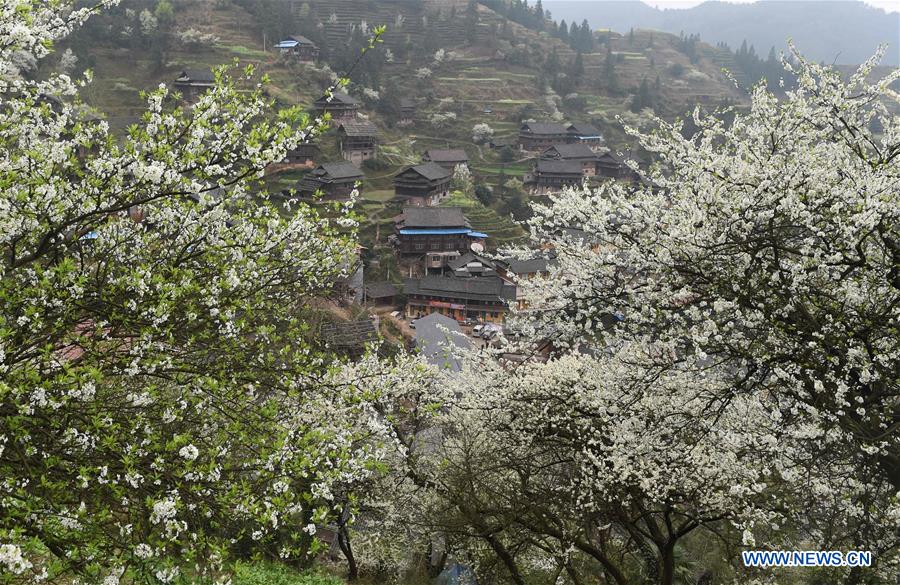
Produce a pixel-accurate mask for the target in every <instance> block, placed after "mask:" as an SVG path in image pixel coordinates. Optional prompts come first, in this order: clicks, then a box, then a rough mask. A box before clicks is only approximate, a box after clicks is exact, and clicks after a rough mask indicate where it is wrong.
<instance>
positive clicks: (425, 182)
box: [394, 162, 453, 205]
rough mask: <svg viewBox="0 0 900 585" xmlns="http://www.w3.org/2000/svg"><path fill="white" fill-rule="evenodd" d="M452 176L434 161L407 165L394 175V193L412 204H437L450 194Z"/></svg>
mask: <svg viewBox="0 0 900 585" xmlns="http://www.w3.org/2000/svg"><path fill="white" fill-rule="evenodd" d="M452 177H453V175H452V173H451V172H450V171H448V170H447V169H445V168H444V167H442V166H441V165H439V164H437V163H433V162H427V163H423V164H420V165H415V166H412V167H407V168H406V169H404V170H402V171H400V172H399V173H398V174H397V175H396V176H395V177H394V193H395V194H396V196H397V197H398V198H400V199H404V200H406V201H407V202H408V203H410V204H412V205H437V204H438V203H439V202H440V201H441V199H443V198H445V197H446V196H447V195H449V194H450V180H451V179H452Z"/></svg>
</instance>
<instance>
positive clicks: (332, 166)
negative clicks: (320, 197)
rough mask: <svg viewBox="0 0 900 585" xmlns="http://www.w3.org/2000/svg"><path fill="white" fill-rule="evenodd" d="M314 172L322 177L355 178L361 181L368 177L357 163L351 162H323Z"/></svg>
mask: <svg viewBox="0 0 900 585" xmlns="http://www.w3.org/2000/svg"><path fill="white" fill-rule="evenodd" d="M312 174H313V175H315V176H317V177H320V178H322V179H332V180H334V179H344V180H346V179H355V180H360V181H361V180H363V179H365V177H366V176H365V175H364V174H363V172H362V171H361V170H359V168H357V167H356V165H354V164H353V163H349V162H337V163H323V164H321V165H319V166H318V167H317V168H316V169H315V170H313V172H312Z"/></svg>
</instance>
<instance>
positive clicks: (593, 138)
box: [566, 123, 604, 150]
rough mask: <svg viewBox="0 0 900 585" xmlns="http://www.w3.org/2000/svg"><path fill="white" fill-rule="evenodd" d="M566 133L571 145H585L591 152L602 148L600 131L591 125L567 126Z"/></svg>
mask: <svg viewBox="0 0 900 585" xmlns="http://www.w3.org/2000/svg"><path fill="white" fill-rule="evenodd" d="M566 132H568V134H569V138H570V141H571V142H573V143H581V144H587V145H588V146H589V147H590V148H591V149H593V150H597V149H599V148H602V146H603V142H604V140H603V135H602V134H601V133H600V130H598V129H597V128H596V127H595V126H593V125H591V124H585V123H574V124H569V126H568V128H566Z"/></svg>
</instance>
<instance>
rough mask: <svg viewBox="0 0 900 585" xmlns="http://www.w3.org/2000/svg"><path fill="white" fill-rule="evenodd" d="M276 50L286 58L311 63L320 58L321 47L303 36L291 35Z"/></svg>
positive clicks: (276, 46)
mask: <svg viewBox="0 0 900 585" xmlns="http://www.w3.org/2000/svg"><path fill="white" fill-rule="evenodd" d="M275 48H276V49H278V50H279V51H280V52H281V54H282V55H283V56H285V57H291V58H293V59H296V60H298V61H301V62H305V63H311V62H314V61H315V60H316V59H318V58H319V47H317V46H316V44H315V43H314V42H312V41H311V40H309V39H308V38H306V37H305V36H303V35H291V36H289V37H285V38H284V39H282V40H281V41H280V42H279V43H278V44H277V45H275Z"/></svg>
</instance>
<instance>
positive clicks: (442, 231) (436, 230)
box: [400, 228, 488, 238]
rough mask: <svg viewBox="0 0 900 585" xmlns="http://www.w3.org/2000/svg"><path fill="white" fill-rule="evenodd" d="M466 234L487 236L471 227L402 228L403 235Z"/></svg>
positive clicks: (474, 236) (475, 236) (479, 236)
mask: <svg viewBox="0 0 900 585" xmlns="http://www.w3.org/2000/svg"><path fill="white" fill-rule="evenodd" d="M457 234H459V235H466V236H469V237H472V238H486V237H488V236H487V234H483V233H481V232H474V231H472V230H471V229H469V228H431V229H416V228H401V230H400V235H403V236H452V235H457Z"/></svg>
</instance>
